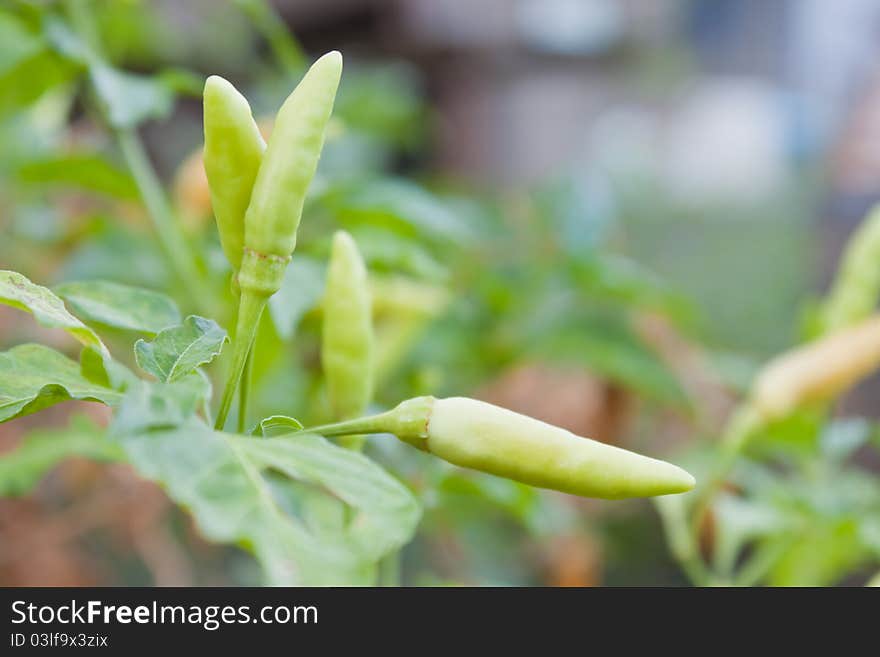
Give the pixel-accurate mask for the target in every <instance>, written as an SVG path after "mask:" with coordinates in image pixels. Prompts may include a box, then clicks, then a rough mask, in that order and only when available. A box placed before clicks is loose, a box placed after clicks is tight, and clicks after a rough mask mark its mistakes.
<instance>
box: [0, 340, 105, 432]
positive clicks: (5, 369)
mask: <svg viewBox="0 0 880 657" xmlns="http://www.w3.org/2000/svg"><path fill="white" fill-rule="evenodd" d="M68 399H81V400H86V401H98V402H103V403H104V404H108V405H113V404H116V403H117V402H119V400H120V399H121V394H120V393H119V392H118V391H116V390H113V389H112V388H108V387H106V386H103V385H100V384H98V383H95V382H94V381H90V380H88V379H87V378H85V377H84V376H83V375H82V373H81V372H80V365H79V363H77V362H76V361H74V360H71V359H70V358H68V357H67V356H65V355H64V354H61V353H58V352H57V351H55V350H54V349H50V348H49V347H46V346H43V345H40V344H23V345H19V346H17V347H13V348H12V349H10V350H9V351H5V352H3V353H0V422H5V421H6V420H10V419H12V418H16V417H19V416H21V415H28V414H30V413H35V412H36V411H39V410H41V409H43V408H46V407H47V406H51V405H52V404H57V403H58V402H62V401H66V400H68Z"/></svg>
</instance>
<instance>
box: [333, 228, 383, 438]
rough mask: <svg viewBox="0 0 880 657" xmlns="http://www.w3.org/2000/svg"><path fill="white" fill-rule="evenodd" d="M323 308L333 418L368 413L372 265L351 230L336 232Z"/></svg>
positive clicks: (371, 375) (371, 325)
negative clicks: (369, 272) (366, 261)
mask: <svg viewBox="0 0 880 657" xmlns="http://www.w3.org/2000/svg"><path fill="white" fill-rule="evenodd" d="M323 308H324V319H323V327H322V329H321V365H322V367H323V369H324V378H325V381H326V383H327V396H328V398H329V401H330V408H331V410H332V412H333V417H334V418H335V419H337V420H347V419H349V418H353V417H357V416H358V415H361V414H363V412H364V411H365V410H366V408H367V404H369V403H370V398H371V397H372V394H373V342H374V340H373V315H372V304H371V299H370V288H369V282H368V280H367V268H366V266H365V265H364V260H363V258H362V257H361V254H360V252H359V251H358V248H357V244H355V241H354V240H353V239H352V237H351V235H349V234H348V233H347V232H345V231H338V232H337V233H336V234H335V235H334V236H333V246H332V251H331V255H330V267H329V269H328V271H327V285H326V288H325V293H324V303H323ZM349 442H351V443H352V444H354V445H356V444H357V442H359V441H349Z"/></svg>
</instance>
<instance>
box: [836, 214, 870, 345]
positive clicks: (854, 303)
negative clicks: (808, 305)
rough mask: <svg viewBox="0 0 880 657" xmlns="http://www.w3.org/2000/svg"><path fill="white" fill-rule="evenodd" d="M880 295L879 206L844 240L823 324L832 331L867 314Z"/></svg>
mask: <svg viewBox="0 0 880 657" xmlns="http://www.w3.org/2000/svg"><path fill="white" fill-rule="evenodd" d="M878 297H880V206H877V207H875V208H874V209H873V210H871V212H870V213H869V214H868V216H867V218H865V220H864V221H863V222H862V224H861V225H860V226H859V227H858V228H857V229H856V231H855V233H853V236H852V237H851V238H850V239H849V242H848V243H847V247H846V251H845V253H844V255H843V262H842V263H841V265H840V269H839V271H838V273H837V277H836V279H835V281H834V284H833V286H832V288H831V292H830V294H829V295H828V300H827V301H826V302H825V307H824V313H823V320H824V321H823V324H824V326H823V328H824V330H825V331H826V332H829V331H834V330H837V329H839V328H842V327H844V326H848V325H849V324H852V323H853V322H857V321H859V320H861V319H864V318H865V317H867V316H868V315H870V314H871V313H872V312H873V311H874V308H875V307H876V305H877V298H878Z"/></svg>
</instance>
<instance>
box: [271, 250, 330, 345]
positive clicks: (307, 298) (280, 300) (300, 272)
mask: <svg viewBox="0 0 880 657" xmlns="http://www.w3.org/2000/svg"><path fill="white" fill-rule="evenodd" d="M324 269H325V267H324V265H323V264H322V263H320V262H319V261H317V260H315V259H314V258H309V257H308V256H299V255H298V256H297V257H296V258H294V259H293V260H291V262H290V264H289V265H288V266H287V271H285V272H284V280H283V281H282V283H281V289H280V290H278V292H277V293H276V294H274V295H272V297H270V298H269V313H270V314H271V316H272V321H273V323H274V324H275V330H277V331H278V335H280V336H281V338H282V339H284V340H289V339H290V338H292V337H293V335H294V333H296V327H297V325H298V324H299V321H300V319H301V318H302V316H303V315H304V314H305V313H306V312H308V311H309V310H311V309H312V308H314V307H315V306H317V305H318V303H319V302H320V300H321V295H323V294H324V279H325V274H324Z"/></svg>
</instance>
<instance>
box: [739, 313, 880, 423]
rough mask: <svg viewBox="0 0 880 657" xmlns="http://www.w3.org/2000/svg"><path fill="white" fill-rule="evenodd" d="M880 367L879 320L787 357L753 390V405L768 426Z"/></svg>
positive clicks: (765, 371) (769, 368)
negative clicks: (773, 421)
mask: <svg viewBox="0 0 880 657" xmlns="http://www.w3.org/2000/svg"><path fill="white" fill-rule="evenodd" d="M878 366H880V315H874V316H873V317H870V318H869V319H867V320H864V321H863V322H861V323H859V324H856V325H855V326H852V327H851V328H846V329H843V330H840V331H837V332H836V333H832V334H831V335H829V336H828V337H825V338H822V339H820V340H816V341H815V342H811V343H809V344H806V345H804V346H802V347H799V348H797V349H793V350H791V351H789V352H786V353H784V354H782V355H781V356H779V357H778V358H775V359H774V360H772V361H771V362H770V363H769V364H768V365H767V366H766V367H765V368H764V369H763V370H762V371H761V373H760V374H759V375H758V377H757V379H756V380H755V383H754V385H753V386H752V403H753V404H754V406H755V408H756V409H757V410H758V411H759V412H760V413H761V414H762V415H763V416H764V418H765V419H767V420H771V421H772V420H778V419H782V418H784V417H786V416H787V415H789V414H790V413H791V412H792V411H794V410H796V409H797V408H798V407H800V406H802V405H804V404H809V403H813V402H821V401H828V400H831V399H833V398H834V397H836V396H838V395H839V394H841V393H843V392H845V391H846V390H847V389H848V388H850V387H852V386H854V385H855V384H856V383H858V382H859V381H860V380H861V379H863V378H865V377H866V376H868V375H869V374H871V373H872V372H873V371H874V370H876V369H877V367H878Z"/></svg>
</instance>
